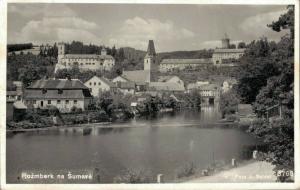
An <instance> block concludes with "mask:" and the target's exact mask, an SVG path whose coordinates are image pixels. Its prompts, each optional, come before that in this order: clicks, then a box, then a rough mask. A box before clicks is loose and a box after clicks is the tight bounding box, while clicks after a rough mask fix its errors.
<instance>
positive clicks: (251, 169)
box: [181, 160, 276, 183]
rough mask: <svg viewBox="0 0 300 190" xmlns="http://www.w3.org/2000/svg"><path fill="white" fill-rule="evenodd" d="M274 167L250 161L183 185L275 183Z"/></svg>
mask: <svg viewBox="0 0 300 190" xmlns="http://www.w3.org/2000/svg"><path fill="white" fill-rule="evenodd" d="M273 168H274V166H273V165H271V164H270V163H268V162H265V161H256V160H250V161H246V162H244V163H242V164H241V165H240V166H238V167H235V168H230V169H225V170H222V171H219V172H216V173H214V174H212V175H211V176H192V177H190V178H186V179H183V180H182V181H181V182H183V183H236V182H239V183H249V182H265V183H266V182H275V181H276V176H275V175H274V173H273Z"/></svg>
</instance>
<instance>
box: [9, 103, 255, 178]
mask: <svg viewBox="0 0 300 190" xmlns="http://www.w3.org/2000/svg"><path fill="white" fill-rule="evenodd" d="M218 119H220V114H219V113H218V111H217V109H216V108H213V107H207V108H202V109H201V111H200V112H199V111H185V112H180V113H176V114H164V115H163V116H160V117H158V118H155V119H135V120H132V121H130V122H128V123H114V124H111V127H112V128H106V129H103V128H98V127H93V129H92V131H91V133H90V134H89V135H82V133H80V132H75V131H68V132H66V131H63V130H55V131H41V132H25V133H18V134H14V135H7V140H6V144H7V149H6V155H7V157H6V162H7V165H6V166H7V168H6V169H7V183H27V182H28V183H32V181H26V180H22V179H20V178H18V177H20V176H21V173H22V172H24V171H48V172H49V171H53V172H55V171H56V172H57V171H79V170H85V169H86V170H89V169H93V168H99V171H98V173H99V175H100V183H112V182H113V179H114V177H116V176H118V175H122V174H123V173H124V172H125V170H126V169H142V170H145V171H149V172H150V173H151V174H153V175H157V174H164V178H165V180H166V181H172V180H174V176H175V175H176V172H177V171H178V168H180V167H182V166H183V165H185V164H186V163H191V162H193V163H194V164H195V166H197V168H202V169H204V168H206V167H207V166H208V165H209V164H211V163H212V161H215V160H223V161H226V162H229V161H230V160H231V159H232V158H238V156H239V155H240V153H241V151H242V150H243V149H244V147H245V146H248V145H255V144H257V143H258V140H257V139H255V138H254V137H252V136H251V135H249V134H247V133H245V132H244V131H242V130H239V129H236V128H228V127H224V126H222V125H213V123H215V122H216V121H217V120H218ZM36 182H37V181H35V183H36ZM38 182H40V183H45V182H46V181H42V180H41V181H38ZM56 183H57V181H56ZM62 183H66V181H62ZM84 183H89V182H84Z"/></svg>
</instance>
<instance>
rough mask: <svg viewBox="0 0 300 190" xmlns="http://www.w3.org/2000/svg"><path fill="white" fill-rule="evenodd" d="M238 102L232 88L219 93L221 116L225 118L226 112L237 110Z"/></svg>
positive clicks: (231, 112) (232, 112) (230, 112)
mask: <svg viewBox="0 0 300 190" xmlns="http://www.w3.org/2000/svg"><path fill="white" fill-rule="evenodd" d="M238 104H239V98H238V96H237V94H236V92H235V91H234V90H233V89H231V90H230V91H228V92H225V93H223V94H221V96H220V104H219V107H220V111H221V114H222V118H225V116H226V115H228V114H229V115H230V114H234V113H235V112H236V111H238Z"/></svg>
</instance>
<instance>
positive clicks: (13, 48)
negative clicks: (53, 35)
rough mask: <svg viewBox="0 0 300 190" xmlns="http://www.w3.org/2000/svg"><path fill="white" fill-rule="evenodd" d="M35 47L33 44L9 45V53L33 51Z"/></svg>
mask: <svg viewBox="0 0 300 190" xmlns="http://www.w3.org/2000/svg"><path fill="white" fill-rule="evenodd" d="M32 47H33V45H32V43H26V44H8V45H7V52H12V51H21V50H25V49H32Z"/></svg>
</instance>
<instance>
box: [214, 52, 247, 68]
mask: <svg viewBox="0 0 300 190" xmlns="http://www.w3.org/2000/svg"><path fill="white" fill-rule="evenodd" d="M244 51H245V49H215V51H214V53H213V55H212V61H213V63H214V65H228V66H233V65H234V63H235V61H236V60H238V59H239V58H241V57H242V56H243V55H244Z"/></svg>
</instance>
